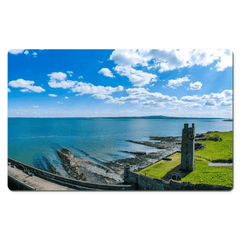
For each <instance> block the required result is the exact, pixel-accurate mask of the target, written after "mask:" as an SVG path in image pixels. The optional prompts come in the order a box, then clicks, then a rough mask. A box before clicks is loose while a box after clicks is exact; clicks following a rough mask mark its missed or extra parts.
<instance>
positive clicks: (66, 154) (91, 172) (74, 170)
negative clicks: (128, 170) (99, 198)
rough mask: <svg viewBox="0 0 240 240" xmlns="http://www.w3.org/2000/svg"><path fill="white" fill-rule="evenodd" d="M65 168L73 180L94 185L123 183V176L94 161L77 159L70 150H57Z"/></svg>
mask: <svg viewBox="0 0 240 240" xmlns="http://www.w3.org/2000/svg"><path fill="white" fill-rule="evenodd" d="M57 154H58V156H59V158H60V159H61V161H62V164H63V167H64V169H65V170H66V172H67V173H68V174H69V176H70V177H71V178H73V179H77V180H81V181H88V182H92V183H103V184H116V183H118V182H121V181H122V176H121V175H120V174H119V173H118V172H117V171H115V170H113V169H111V168H109V167H106V166H104V165H100V164H97V163H95V162H93V161H90V160H86V159H80V158H76V157H75V156H74V155H73V154H72V153H71V151H70V150H68V149H66V148H62V149H61V151H59V150H57Z"/></svg>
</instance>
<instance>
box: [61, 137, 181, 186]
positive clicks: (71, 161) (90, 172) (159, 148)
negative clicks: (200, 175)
mask: <svg viewBox="0 0 240 240" xmlns="http://www.w3.org/2000/svg"><path fill="white" fill-rule="evenodd" d="M150 140H151V141H132V140H127V141H128V142H131V143H134V144H142V145H145V146H148V147H152V151H149V152H144V151H141V152H131V151H124V152H125V153H130V154H131V155H134V157H131V158H127V159H119V160H116V161H112V162H108V163H103V164H102V165H100V164H97V163H96V162H94V161H91V160H86V159H79V158H77V157H75V156H74V155H73V154H72V153H71V151H70V150H68V149H66V148H62V149H61V151H59V150H57V154H58V156H59V158H60V159H61V161H62V164H63V167H64V169H65V171H66V172H67V173H68V174H69V176H70V177H71V178H73V179H77V180H81V181H88V182H93V183H104V184H118V183H121V182H123V171H124V165H125V164H127V163H128V164H130V165H131V170H134V171H138V170H140V169H142V168H145V167H147V166H149V165H151V164H153V163H155V162H157V161H159V160H161V159H163V158H164V157H166V156H168V155H171V154H172V153H174V152H176V151H180V149H181V137H156V136H153V137H150Z"/></svg>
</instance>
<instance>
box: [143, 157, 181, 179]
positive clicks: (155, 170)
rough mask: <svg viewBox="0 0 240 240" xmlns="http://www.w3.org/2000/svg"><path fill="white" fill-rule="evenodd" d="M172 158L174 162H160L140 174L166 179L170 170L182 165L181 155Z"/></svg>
mask: <svg viewBox="0 0 240 240" xmlns="http://www.w3.org/2000/svg"><path fill="white" fill-rule="evenodd" d="M170 158H172V161H159V162H156V163H154V164H152V165H150V166H149V167H147V168H144V169H142V170H141V171H139V173H140V174H144V175H145V173H146V175H147V176H149V177H152V178H162V177H164V176H165V175H166V174H167V173H168V172H169V171H170V170H172V169H173V168H175V167H176V166H178V165H179V164H180V163H181V153H175V154H173V155H172V156H171V157H170Z"/></svg>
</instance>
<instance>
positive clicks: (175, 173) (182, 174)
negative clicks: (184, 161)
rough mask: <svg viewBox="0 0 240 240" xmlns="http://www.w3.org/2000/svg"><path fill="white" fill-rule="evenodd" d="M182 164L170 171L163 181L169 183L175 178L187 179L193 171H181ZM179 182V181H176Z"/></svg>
mask: <svg viewBox="0 0 240 240" xmlns="http://www.w3.org/2000/svg"><path fill="white" fill-rule="evenodd" d="M180 167H181V164H179V165H177V166H176V167H175V168H173V169H172V170H170V171H169V172H168V173H166V174H165V175H164V176H163V177H162V179H163V180H166V181H169V180H170V179H172V177H173V176H179V177H180V178H184V177H186V176H187V175H188V174H189V173H191V172H192V171H183V170H180ZM174 180H177V179H174Z"/></svg>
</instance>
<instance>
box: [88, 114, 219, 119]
mask: <svg viewBox="0 0 240 240" xmlns="http://www.w3.org/2000/svg"><path fill="white" fill-rule="evenodd" d="M90 118H91V117H90ZM92 118H97V119H206V118H198V117H169V116H163V115H156V116H139V117H92ZM208 119H209V118H208ZM210 119H221V118H210Z"/></svg>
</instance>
